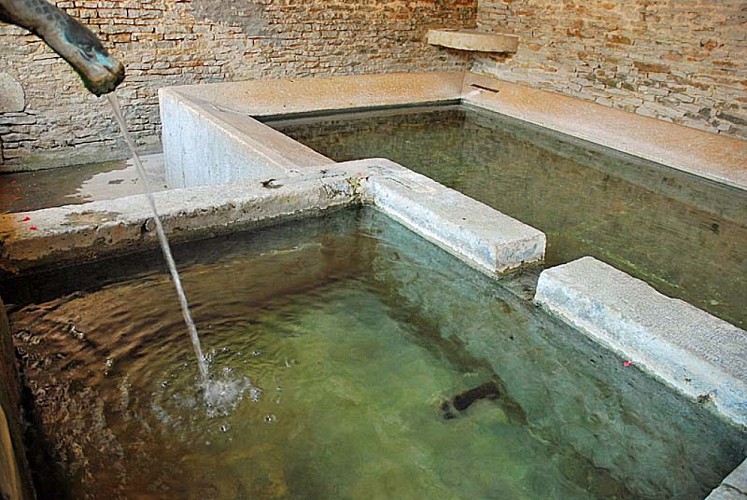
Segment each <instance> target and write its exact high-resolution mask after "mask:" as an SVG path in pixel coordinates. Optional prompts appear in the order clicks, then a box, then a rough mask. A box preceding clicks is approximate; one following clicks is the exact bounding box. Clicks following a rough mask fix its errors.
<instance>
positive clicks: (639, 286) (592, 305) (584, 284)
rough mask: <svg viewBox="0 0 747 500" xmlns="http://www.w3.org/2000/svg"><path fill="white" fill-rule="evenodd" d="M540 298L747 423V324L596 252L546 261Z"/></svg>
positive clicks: (564, 317)
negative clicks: (663, 289)
mask: <svg viewBox="0 0 747 500" xmlns="http://www.w3.org/2000/svg"><path fill="white" fill-rule="evenodd" d="M535 301H536V302H537V303H538V304H539V305H540V306H542V307H543V308H545V309H547V310H548V311H550V312H551V313H553V314H555V315H556V316H558V317H560V318H561V319H562V320H564V321H565V322H567V323H569V324H571V325H572V326H574V327H576V328H578V329H579V330H581V331H583V332H584V333H586V334H587V335H589V336H590V337H592V338H593V339H595V340H597V341H598V342H600V343H601V344H603V345H605V346H607V347H609V348H611V349H612V350H614V351H616V352H618V353H619V354H620V355H621V356H623V357H624V358H626V359H628V360H630V361H631V362H632V363H634V364H636V365H639V366H640V367H642V368H643V369H644V370H646V371H648V372H650V373H652V374H653V375H655V376H657V377H658V378H660V379H662V380H663V381H664V382H665V383H667V384H668V385H670V386H672V387H674V388H675V389H677V390H678V391H679V392H681V393H683V394H685V395H687V396H689V397H691V398H692V399H694V400H696V401H698V402H700V403H703V404H712V405H714V406H715V408H716V410H717V411H718V412H720V413H721V414H722V415H724V416H725V417H727V418H729V419H730V420H732V421H733V422H735V423H737V424H739V425H741V426H745V427H747V332H745V331H744V330H741V329H739V328H737V327H735V326H733V325H731V324H729V323H727V322H725V321H722V320H720V319H718V318H716V317H714V316H711V315H710V314H708V313H705V312H704V311H701V310H700V309H697V308H696V307H694V306H692V305H690V304H687V303H686V302H683V301H681V300H677V299H672V298H669V297H666V296H664V295H662V294H660V293H659V292H657V291H656V290H654V289H653V288H652V287H651V286H649V285H648V284H646V283H644V282H643V281H641V280H638V279H635V278H632V277H631V276H628V275H627V274H625V273H623V272H622V271H618V270H617V269H615V268H613V267H612V266H609V265H607V264H605V263H603V262H600V261H598V260H596V259H594V258H592V257H584V258H581V259H578V260H576V261H573V262H570V263H568V264H564V265H561V266H557V267H554V268H551V269H547V270H545V271H543V272H542V274H541V275H540V279H539V283H538V284H537V294H536V297H535Z"/></svg>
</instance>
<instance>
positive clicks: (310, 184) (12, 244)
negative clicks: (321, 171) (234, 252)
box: [0, 172, 357, 273]
mask: <svg viewBox="0 0 747 500" xmlns="http://www.w3.org/2000/svg"><path fill="white" fill-rule="evenodd" d="M356 196H357V195H356V193H355V190H354V189H353V187H352V186H351V184H350V182H349V174H348V173H347V172H345V173H341V174H340V175H327V176H324V177H320V176H318V175H317V176H314V177H313V178H308V177H302V176H299V177H294V178H287V179H283V181H281V182H273V183H270V184H269V185H268V186H267V187H265V186H263V184H262V183H261V182H258V181H245V182H243V183H239V184H233V185H219V186H203V187H195V188H191V189H183V190H172V191H162V192H159V193H155V194H154V199H155V202H156V206H157V208H158V211H159V214H160V217H161V220H162V222H163V226H164V229H165V230H166V232H167V234H168V236H169V239H170V240H171V241H183V240H189V239H197V238H200V237H206V236H210V235H214V234H219V233H222V232H227V231H233V230H237V229H240V228H245V227H252V226H258V225H267V224H269V223H271V222H272V221H274V220H278V219H289V218H293V217H299V216H302V215H304V214H305V213H309V212H312V211H319V210H326V209H329V208H333V207H338V206H345V205H349V204H351V203H354V202H356V200H357V198H356ZM26 217H29V218H30V220H29V221H26V222H24V219H25V218H26ZM31 227H34V228H35V229H34V230H31ZM154 228H155V224H154V222H153V221H152V214H151V212H150V208H149V205H148V202H147V200H146V198H145V196H144V195H138V196H129V197H125V198H118V199H115V200H104V201H96V202H92V203H86V204H83V205H69V206H63V207H57V208H49V209H44V210H37V211H35V212H27V213H16V214H9V215H3V216H0V241H2V245H0V270H2V271H5V272H10V273H19V272H26V271H31V270H34V269H36V268H40V267H44V266H47V265H60V264H62V263H65V262H79V261H87V260H94V259H98V258H101V257H104V256H107V255H112V254H121V253H129V252H134V251H138V250H141V249H144V248H150V247H155V246H156V244H157V243H156V235H155V231H154Z"/></svg>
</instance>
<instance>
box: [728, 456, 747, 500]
mask: <svg viewBox="0 0 747 500" xmlns="http://www.w3.org/2000/svg"><path fill="white" fill-rule="evenodd" d="M722 484H724V485H726V486H729V487H730V488H732V489H734V490H737V491H739V492H740V493H742V495H745V497H747V460H745V461H744V462H742V463H741V465H739V467H737V468H736V469H734V470H733V471H732V472H731V474H729V475H728V476H726V479H724V480H723V481H722Z"/></svg>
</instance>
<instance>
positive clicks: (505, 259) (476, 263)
mask: <svg viewBox="0 0 747 500" xmlns="http://www.w3.org/2000/svg"><path fill="white" fill-rule="evenodd" d="M376 161H377V163H379V164H382V165H386V166H387V167H388V169H389V172H390V173H389V174H388V175H377V176H369V177H368V178H367V179H366V181H365V184H364V185H365V186H366V188H367V193H366V194H367V196H369V197H370V198H371V201H372V203H373V205H374V206H376V207H377V208H379V209H380V210H381V211H382V212H384V213H385V214H387V215H388V216H390V217H391V218H393V219H394V220H396V221H398V222H400V223H401V224H403V225H404V226H406V227H408V228H411V229H412V230H414V231H415V232H416V233H418V234H419V235H421V236H423V237H424V238H426V239H428V240H429V241H432V242H434V243H436V244H437V245H439V246H440V247H442V248H445V249H447V250H448V251H449V252H450V253H452V254H453V255H456V256H457V257H459V258H461V259H462V260H464V261H465V262H467V263H469V264H471V265H472V266H473V267H476V268H478V269H480V270H482V271H485V272H487V273H489V274H495V273H502V272H505V271H508V270H510V269H514V268H518V267H521V266H523V265H526V264H531V263H537V262H541V261H543V260H544V256H545V244H546V239H545V234H544V233H542V232H541V231H539V230H537V229H534V228H533V227H531V226H528V225H526V224H524V223H522V222H519V221H518V220H516V219H513V218H511V217H509V216H507V215H505V214H503V213H501V212H498V211H497V210H494V209H493V208H491V207H489V206H487V205H485V204H483V203H480V202H478V201H477V200H474V199H472V198H470V197H468V196H466V195H464V194H462V193H459V192H458V191H454V190H452V189H447V188H445V187H444V186H442V185H440V184H438V183H436V182H434V181H433V180H431V179H429V178H428V177H425V176H423V175H420V174H417V173H415V172H412V171H411V170H408V169H406V168H404V167H402V166H400V165H398V164H396V163H393V162H390V161H388V160H376Z"/></svg>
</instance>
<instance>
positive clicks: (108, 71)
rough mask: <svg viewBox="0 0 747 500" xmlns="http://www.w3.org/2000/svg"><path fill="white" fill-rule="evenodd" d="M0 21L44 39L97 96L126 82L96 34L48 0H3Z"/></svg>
mask: <svg viewBox="0 0 747 500" xmlns="http://www.w3.org/2000/svg"><path fill="white" fill-rule="evenodd" d="M0 21H2V22H6V23H10V24H15V25H17V26H20V27H22V28H25V29H27V30H29V31H30V32H32V33H33V34H35V35H36V36H38V37H39V38H41V39H42V40H44V42H45V43H46V44H47V45H49V46H50V47H51V48H52V50H54V51H55V52H57V53H58V54H59V55H60V56H61V57H62V58H63V59H64V60H65V61H67V63H68V64H70V66H72V67H73V69H74V70H75V71H76V72H77V73H78V75H80V78H81V79H82V80H83V84H84V85H85V86H86V88H87V89H88V90H89V91H91V92H93V93H94V94H96V95H102V94H106V93H108V92H111V91H112V90H114V89H115V88H116V87H117V85H119V84H120V83H121V82H122V80H124V77H125V70H124V66H123V65H122V63H121V62H119V61H117V60H116V59H114V58H113V57H111V56H110V55H109V53H108V52H107V51H106V49H105V48H104V46H103V45H102V43H101V41H100V40H99V39H98V38H97V37H96V35H94V34H93V33H92V32H91V30H89V29H88V28H86V27H85V26H83V25H82V24H81V23H80V22H79V21H77V20H75V19H73V18H72V17H70V16H69V15H68V14H66V13H65V12H63V11H62V10H60V9H59V8H57V7H56V6H55V5H52V4H50V3H49V2H47V1H45V0H0Z"/></svg>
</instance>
